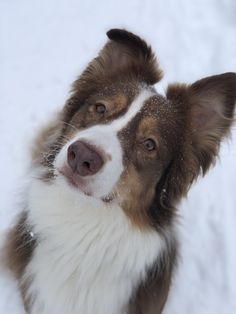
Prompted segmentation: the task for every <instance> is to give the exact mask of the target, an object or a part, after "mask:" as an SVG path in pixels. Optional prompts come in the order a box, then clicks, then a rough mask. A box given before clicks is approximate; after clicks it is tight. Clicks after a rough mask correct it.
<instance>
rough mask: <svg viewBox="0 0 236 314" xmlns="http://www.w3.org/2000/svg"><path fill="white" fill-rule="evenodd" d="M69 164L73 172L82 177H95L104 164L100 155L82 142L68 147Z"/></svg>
mask: <svg viewBox="0 0 236 314" xmlns="http://www.w3.org/2000/svg"><path fill="white" fill-rule="evenodd" d="M67 162H68V165H69V167H70V168H71V170H72V171H73V172H74V173H76V174H79V175H80V176H88V175H94V174H96V173H97V172H98V171H99V170H100V169H101V168H102V166H103V164H104V161H103V158H102V156H101V155H100V153H99V152H97V150H96V149H95V148H94V147H93V146H91V145H89V144H88V143H85V142H82V141H76V142H74V143H73V144H71V145H70V146H69V147H68V151H67Z"/></svg>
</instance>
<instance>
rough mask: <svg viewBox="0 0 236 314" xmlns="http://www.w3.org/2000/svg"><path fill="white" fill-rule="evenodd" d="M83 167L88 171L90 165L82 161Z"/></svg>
mask: <svg viewBox="0 0 236 314" xmlns="http://www.w3.org/2000/svg"><path fill="white" fill-rule="evenodd" d="M83 166H84V168H86V169H88V170H89V169H90V163H89V162H88V161H84V162H83Z"/></svg>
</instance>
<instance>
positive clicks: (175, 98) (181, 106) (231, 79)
mask: <svg viewBox="0 0 236 314" xmlns="http://www.w3.org/2000/svg"><path fill="white" fill-rule="evenodd" d="M167 98H168V99H169V100H170V101H171V103H172V105H173V107H174V110H175V111H176V112H177V114H178V117H179V118H178V121H179V128H181V130H179V129H178V130H176V132H178V134H179V133H180V135H178V136H179V140H178V139H176V141H177V143H178V145H177V146H176V153H175V157H174V159H173V160H172V162H171V164H170V166H169V169H168V171H167V173H166V175H165V178H164V179H163V180H162V183H161V185H158V189H159V190H160V193H159V194H160V202H161V204H162V205H163V206H164V205H165V206H164V207H170V206H172V205H174V204H175V203H176V202H177V201H179V200H180V199H181V198H182V197H183V196H184V195H185V194H186V193H187V191H188V189H189V187H190V185H191V183H192V182H193V180H194V179H196V178H197V176H198V175H199V173H201V172H202V174H205V173H206V171H207V170H208V169H209V167H210V165H211V164H213V163H214V161H215V158H216V156H217V153H218V150H219V146H220V142H221V140H222V139H223V138H224V137H225V136H226V135H227V134H228V133H229V131H230V126H231V125H232V123H233V121H234V107H235V101H236V73H225V74H222V75H215V76H211V77H207V78H204V79H202V80H200V81H197V82H195V83H194V84H192V85H179V84H175V85H171V86H169V87H168V89H167ZM162 191H165V193H163V192H162ZM167 203H168V204H167Z"/></svg>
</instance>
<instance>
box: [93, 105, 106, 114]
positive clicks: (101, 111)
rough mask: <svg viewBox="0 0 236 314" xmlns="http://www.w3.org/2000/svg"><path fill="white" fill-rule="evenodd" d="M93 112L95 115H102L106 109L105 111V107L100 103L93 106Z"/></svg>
mask: <svg viewBox="0 0 236 314" xmlns="http://www.w3.org/2000/svg"><path fill="white" fill-rule="evenodd" d="M95 110H96V112H97V113H99V114H103V113H105V112H106V110H107V109H106V106H105V105H104V104H102V103H97V104H96V105H95Z"/></svg>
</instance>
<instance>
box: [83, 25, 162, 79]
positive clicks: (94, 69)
mask: <svg viewBox="0 0 236 314" xmlns="http://www.w3.org/2000/svg"><path fill="white" fill-rule="evenodd" d="M107 36H108V38H109V40H108V42H107V44H106V45H105V46H104V48H103V49H102V50H101V51H100V53H99V55H98V57H96V58H95V59H94V60H93V61H92V62H91V63H90V64H89V65H88V67H87V69H86V70H85V71H84V72H83V73H82V75H81V77H80V80H79V82H80V83H81V82H87V83H88V82H91V81H92V82H93V83H94V82H95V83H96V82H102V81H110V82H112V79H114V78H115V79H116V80H117V79H118V80H119V78H121V79H122V80H124V79H127V80H130V79H132V78H135V79H136V80H139V81H141V82H145V83H147V84H155V83H156V82H158V81H159V80H160V79H161V77H162V72H161V70H160V69H159V67H158V64H157V62H156V58H155V56H154V54H153V52H152V50H151V47H150V46H148V45H147V43H146V42H145V41H144V40H142V39H141V38H140V37H138V36H136V35H134V34H132V33H130V32H128V31H126V30H122V29H111V30H109V31H108V32H107Z"/></svg>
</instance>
